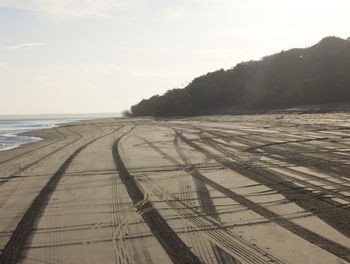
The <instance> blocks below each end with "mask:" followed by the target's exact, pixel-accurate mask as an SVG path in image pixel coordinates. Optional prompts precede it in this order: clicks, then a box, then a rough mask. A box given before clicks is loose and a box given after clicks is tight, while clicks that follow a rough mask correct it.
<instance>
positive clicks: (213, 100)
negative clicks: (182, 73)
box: [131, 37, 350, 116]
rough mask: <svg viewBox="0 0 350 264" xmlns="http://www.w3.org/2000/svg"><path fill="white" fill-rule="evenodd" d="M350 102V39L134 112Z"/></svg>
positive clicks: (253, 66) (267, 62) (206, 81)
mask: <svg viewBox="0 0 350 264" xmlns="http://www.w3.org/2000/svg"><path fill="white" fill-rule="evenodd" d="M346 101H348V102H350V38H348V39H347V40H344V39H341V38H337V37H327V38H324V39H322V40H321V41H320V42H319V43H317V44H316V45H314V46H312V47H309V48H305V49H291V50H288V51H282V52H280V53H278V54H274V55H271V56H267V57H264V58H262V59H261V60H259V61H249V62H242V63H240V64H238V65H236V66H235V67H234V68H232V69H229V70H223V69H221V70H218V71H215V72H211V73H208V74H206V75H203V76H200V77H198V78H196V79H194V80H193V81H192V82H191V83H190V84H189V85H187V86H186V87H185V88H183V89H173V90H169V91H167V92H166V93H165V94H164V95H162V96H159V95H155V96H153V97H151V98H149V99H147V100H142V101H141V102H140V103H138V104H137V105H134V106H132V107H131V111H132V113H133V114H134V115H135V116H148V115H151V116H188V115H201V114H213V113H240V112H244V111H247V112H249V111H251V112H252V111H260V110H267V109H279V108H288V107H295V106H300V105H313V104H324V103H334V102H346Z"/></svg>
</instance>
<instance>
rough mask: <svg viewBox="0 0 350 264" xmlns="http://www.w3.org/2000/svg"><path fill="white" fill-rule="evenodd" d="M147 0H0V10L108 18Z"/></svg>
mask: <svg viewBox="0 0 350 264" xmlns="http://www.w3.org/2000/svg"><path fill="white" fill-rule="evenodd" d="M147 1H148V0H25V1H23V0H0V8H1V7H6V8H17V9H24V10H32V11H38V12H42V13H46V14H49V15H59V16H65V17H71V18H84V17H108V16H109V13H110V12H111V11H113V10H114V9H125V8H130V7H135V6H138V5H140V4H142V3H144V2H147Z"/></svg>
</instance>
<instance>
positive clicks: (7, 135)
mask: <svg viewBox="0 0 350 264" xmlns="http://www.w3.org/2000/svg"><path fill="white" fill-rule="evenodd" d="M83 119H87V118H43V119H0V151H1V150H7V149H13V148H16V147H18V146H20V145H23V144H26V143H30V142H35V141H39V140H42V139H41V138H36V137H26V136H18V135H17V134H18V133H21V132H27V131H32V130H37V129H43V128H51V127H55V126H56V125H58V124H61V123H69V122H74V121H78V120H83Z"/></svg>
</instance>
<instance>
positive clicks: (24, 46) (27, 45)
mask: <svg viewBox="0 0 350 264" xmlns="http://www.w3.org/2000/svg"><path fill="white" fill-rule="evenodd" d="M47 44H48V43H47V42H30V43H20V44H17V45H13V46H7V47H5V48H7V49H31V48H34V47H40V46H45V45H47Z"/></svg>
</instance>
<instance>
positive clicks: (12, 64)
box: [0, 0, 350, 115]
mask: <svg viewBox="0 0 350 264" xmlns="http://www.w3.org/2000/svg"><path fill="white" fill-rule="evenodd" d="M349 10H350V1H349V0H332V1H329V0H318V1H315V0H307V1H305V0H294V1H290V0H244V1H243V0H0V115H1V114H46V113H48V114H50V113H103V112H121V111H123V110H126V109H129V108H130V106H131V105H133V104H136V103H138V102H139V101H140V100H142V99H144V98H149V97H151V96H152V95H155V94H163V93H164V92H166V91H167V90H168V89H173V88H183V87H185V86H186V85H187V84H188V83H189V82H190V81H191V80H192V79H193V78H195V77H198V76H200V75H203V74H206V73H207V72H210V71H215V70H218V69H221V68H223V69H229V68H232V67H234V66H235V65H236V64H237V63H239V62H242V61H248V60H252V59H255V60H257V59H260V58H261V57H263V56H265V55H270V54H273V53H277V52H280V51H282V50H288V49H290V48H295V47H308V46H311V45H314V44H316V43H317V42H318V41H320V40H321V39H322V38H324V37H326V36H338V37H341V38H348V37H349V36H350V27H349V25H350V15H349Z"/></svg>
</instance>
